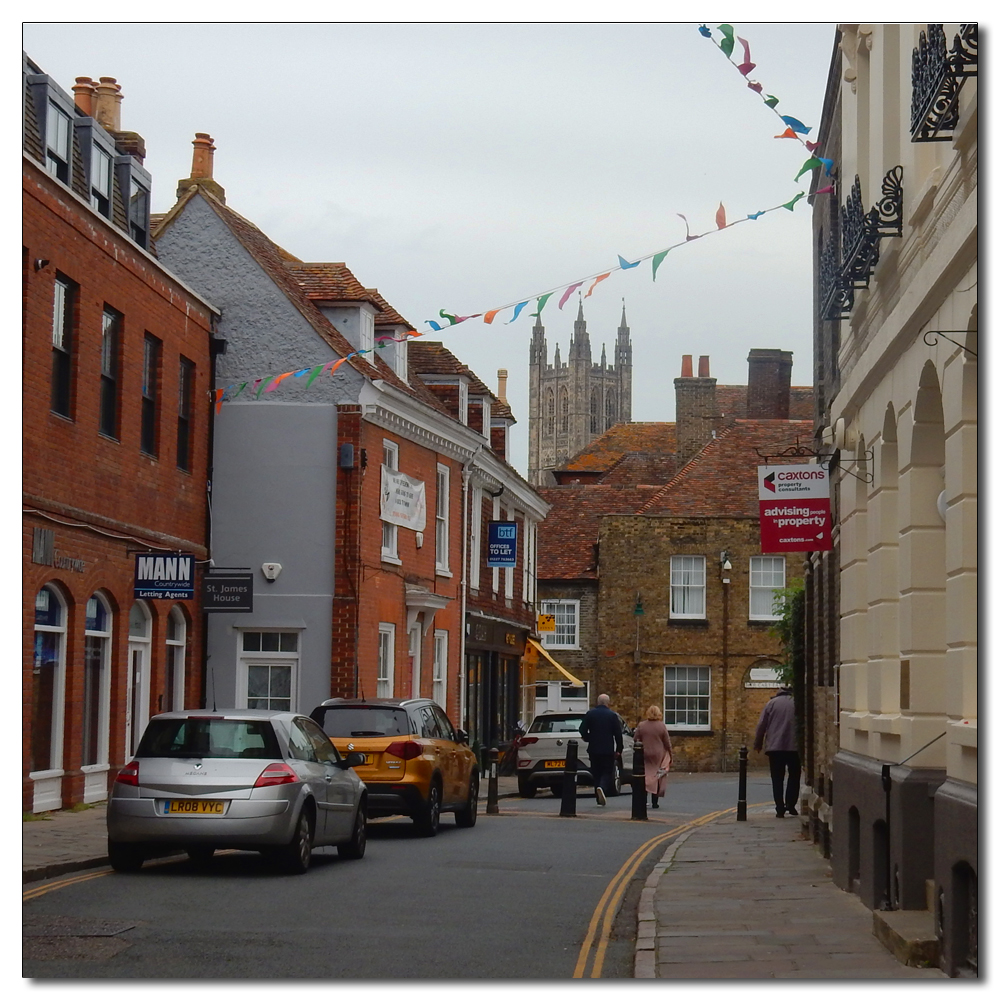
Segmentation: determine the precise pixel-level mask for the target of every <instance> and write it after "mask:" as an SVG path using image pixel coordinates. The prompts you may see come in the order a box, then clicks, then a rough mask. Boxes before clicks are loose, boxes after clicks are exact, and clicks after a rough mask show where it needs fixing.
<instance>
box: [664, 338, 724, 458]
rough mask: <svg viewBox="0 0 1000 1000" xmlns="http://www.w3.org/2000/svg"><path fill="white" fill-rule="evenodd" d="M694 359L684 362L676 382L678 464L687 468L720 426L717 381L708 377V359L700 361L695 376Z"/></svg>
mask: <svg viewBox="0 0 1000 1000" xmlns="http://www.w3.org/2000/svg"><path fill="white" fill-rule="evenodd" d="M692 359H693V355H691V354H685V355H683V356H682V358H681V377H680V378H675V379H674V392H675V393H676V396H677V425H676V427H677V464H678V467H680V466H683V465H686V464H687V463H688V462H689V461H690V460H691V459H692V458H694V456H695V455H697V454H698V452H699V451H701V449H702V448H704V447H705V445H706V444H708V442H709V441H711V440H712V433H713V431H715V430H716V428H717V427H718V425H719V416H718V412H717V409H716V402H715V379H714V378H711V377H709V374H708V371H709V367H708V356H707V355H704V354H703V355H702V356H701V357H699V359H698V377H697V378H695V377H694V376H693V375H692Z"/></svg>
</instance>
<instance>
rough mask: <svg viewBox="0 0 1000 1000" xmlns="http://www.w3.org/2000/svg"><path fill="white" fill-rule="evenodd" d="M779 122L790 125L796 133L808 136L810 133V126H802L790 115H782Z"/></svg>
mask: <svg viewBox="0 0 1000 1000" xmlns="http://www.w3.org/2000/svg"><path fill="white" fill-rule="evenodd" d="M781 120H782V121H783V122H784V123H785V124H786V125H791V127H792V128H793V129H795V131H796V132H801V133H802V134H803V135H808V134H809V133H810V132H811V131H812V126H809V125H803V124H802V122H800V121H799V120H798V118H793V117H792V116H791V115H782V116H781Z"/></svg>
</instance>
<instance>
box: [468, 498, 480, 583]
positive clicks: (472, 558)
mask: <svg viewBox="0 0 1000 1000" xmlns="http://www.w3.org/2000/svg"><path fill="white" fill-rule="evenodd" d="M469 520H470V521H471V522H472V525H471V531H470V535H471V538H470V540H469V588H470V589H471V590H476V591H478V590H479V581H480V576H481V573H482V561H483V490H482V487H480V486H473V487H472V510H471V511H470V512H469Z"/></svg>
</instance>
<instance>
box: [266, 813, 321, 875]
mask: <svg viewBox="0 0 1000 1000" xmlns="http://www.w3.org/2000/svg"><path fill="white" fill-rule="evenodd" d="M312 841H313V828H312V821H311V819H310V817H309V814H308V813H307V812H306V810H305V809H303V810H302V812H300V813H299V821H298V822H297V823H296V824H295V833H294V834H292V839H291V841H290V842H289V843H288V844H286V845H285V846H284V847H280V848H278V850H277V851H275V853H274V858H275V860H276V861H277V863H278V867H280V868H281V869H282V870H283V871H285V872H287V873H288V874H289V875H304V874H305V873H306V872H307V871H308V870H309V862H310V861H312Z"/></svg>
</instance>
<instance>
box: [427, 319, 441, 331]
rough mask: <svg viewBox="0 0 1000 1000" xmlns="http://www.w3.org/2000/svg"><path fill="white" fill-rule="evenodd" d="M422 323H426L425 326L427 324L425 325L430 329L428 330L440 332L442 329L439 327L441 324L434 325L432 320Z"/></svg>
mask: <svg viewBox="0 0 1000 1000" xmlns="http://www.w3.org/2000/svg"><path fill="white" fill-rule="evenodd" d="M424 322H425V323H426V324H427V325H428V326H429V327H430V328H431V329H432V330H441V329H442V327H441V324H440V323H435V322H434V320H432V319H425V320H424Z"/></svg>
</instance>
